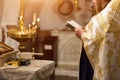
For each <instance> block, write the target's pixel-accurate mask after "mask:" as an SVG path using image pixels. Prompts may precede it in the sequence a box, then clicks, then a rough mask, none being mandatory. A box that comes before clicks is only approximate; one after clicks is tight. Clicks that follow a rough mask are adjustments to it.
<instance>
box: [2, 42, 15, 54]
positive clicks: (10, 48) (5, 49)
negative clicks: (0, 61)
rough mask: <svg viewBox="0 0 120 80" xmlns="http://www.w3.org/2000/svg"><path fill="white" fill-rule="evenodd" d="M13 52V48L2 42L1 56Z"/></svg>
mask: <svg viewBox="0 0 120 80" xmlns="http://www.w3.org/2000/svg"><path fill="white" fill-rule="evenodd" d="M13 50H14V49H13V48H12V47H10V46H8V45H6V44H4V43H2V42H0V55H1V54H3V53H6V52H9V51H13Z"/></svg>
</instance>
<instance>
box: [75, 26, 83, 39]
mask: <svg viewBox="0 0 120 80" xmlns="http://www.w3.org/2000/svg"><path fill="white" fill-rule="evenodd" d="M83 32H84V29H83V28H79V29H75V34H76V36H77V37H78V38H80V39H81V35H82V33H83Z"/></svg>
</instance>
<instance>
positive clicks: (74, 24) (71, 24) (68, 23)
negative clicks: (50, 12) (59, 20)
mask: <svg viewBox="0 0 120 80" xmlns="http://www.w3.org/2000/svg"><path fill="white" fill-rule="evenodd" d="M65 26H66V27H68V28H70V29H71V30H74V29H75V28H76V29H77V28H78V29H79V28H82V26H81V25H79V24H78V23H77V22H75V21H74V20H70V21H66V25H65Z"/></svg>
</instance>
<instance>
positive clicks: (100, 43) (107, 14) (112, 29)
mask: <svg viewBox="0 0 120 80" xmlns="http://www.w3.org/2000/svg"><path fill="white" fill-rule="evenodd" d="M81 37H82V40H83V42H84V48H85V50H86V54H87V56H88V59H89V60H90V63H91V65H92V67H93V69H94V76H93V80H120V0H111V2H110V3H109V4H108V5H107V6H106V8H105V9H103V10H102V11H101V12H100V13H99V14H97V15H96V16H94V17H93V18H92V19H91V20H90V22H89V23H88V25H86V28H85V32H84V33H83V34H82V36H81Z"/></svg>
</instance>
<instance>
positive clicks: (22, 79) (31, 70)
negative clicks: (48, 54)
mask: <svg viewBox="0 0 120 80" xmlns="http://www.w3.org/2000/svg"><path fill="white" fill-rule="evenodd" d="M54 69H55V63H54V61H48V60H31V64H30V65H28V66H20V67H18V68H4V67H0V80H46V79H47V78H48V77H49V76H51V75H52V74H54Z"/></svg>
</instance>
